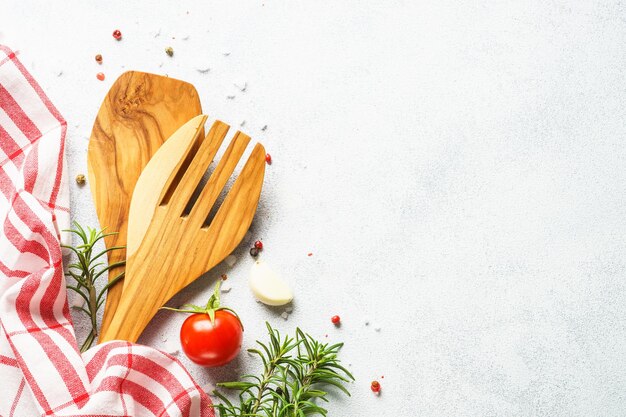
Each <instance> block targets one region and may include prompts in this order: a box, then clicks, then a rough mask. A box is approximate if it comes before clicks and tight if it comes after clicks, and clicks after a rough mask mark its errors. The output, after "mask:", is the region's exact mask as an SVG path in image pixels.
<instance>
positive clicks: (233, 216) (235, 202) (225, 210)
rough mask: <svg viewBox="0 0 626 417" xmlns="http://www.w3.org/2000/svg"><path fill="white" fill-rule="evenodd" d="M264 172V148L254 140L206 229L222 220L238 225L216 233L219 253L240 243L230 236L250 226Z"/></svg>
mask: <svg viewBox="0 0 626 417" xmlns="http://www.w3.org/2000/svg"><path fill="white" fill-rule="evenodd" d="M264 175H265V148H263V145H261V144H260V143H257V144H256V146H255V147H254V149H253V150H252V153H251V154H250V157H249V158H248V161H247V162H246V165H245V166H244V167H243V169H242V170H241V173H239V175H238V176H237V180H235V184H233V187H232V188H231V189H230V191H229V192H228V195H227V196H226V198H225V199H224V202H223V203H222V205H221V207H220V209H219V210H218V211H217V214H216V215H215V218H214V219H213V221H212V222H211V225H210V226H209V230H211V228H212V227H213V225H214V224H215V225H217V226H216V227H221V226H222V225H224V224H231V225H235V224H236V225H237V229H236V231H235V230H231V233H228V234H226V233H224V234H219V240H220V241H219V242H216V243H215V244H216V245H217V246H218V247H220V248H221V249H222V251H221V252H222V253H230V252H232V251H233V250H234V249H235V247H236V246H237V245H238V244H239V241H240V239H238V240H232V239H231V238H232V237H233V236H243V234H244V233H245V232H246V231H247V230H248V228H249V227H250V224H251V223H252V218H253V217H254V213H255V212H256V207H257V204H258V203H259V198H260V197H261V186H260V184H262V183H263V176H264ZM223 239H229V240H223ZM218 252H219V251H218ZM218 262H219V260H218Z"/></svg>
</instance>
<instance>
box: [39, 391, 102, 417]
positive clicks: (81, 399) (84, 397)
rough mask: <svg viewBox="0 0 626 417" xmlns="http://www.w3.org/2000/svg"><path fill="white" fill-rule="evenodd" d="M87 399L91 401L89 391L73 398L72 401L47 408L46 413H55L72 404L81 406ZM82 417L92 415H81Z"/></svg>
mask: <svg viewBox="0 0 626 417" xmlns="http://www.w3.org/2000/svg"><path fill="white" fill-rule="evenodd" d="M87 401H89V393H85V394H83V395H81V396H79V397H77V398H72V399H71V400H70V401H68V402H66V403H65V404H61V405H59V406H57V407H55V408H54V409H52V410H46V411H45V414H46V415H51V414H55V413H57V412H59V411H61V410H63V409H64V408H67V407H70V406H72V407H74V406H76V405H78V406H79V407H80V405H82V404H84V403H86V402H87ZM81 417H91V416H81Z"/></svg>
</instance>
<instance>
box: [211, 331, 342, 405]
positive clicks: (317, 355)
mask: <svg viewBox="0 0 626 417" xmlns="http://www.w3.org/2000/svg"><path fill="white" fill-rule="evenodd" d="M266 325H267V330H268V333H269V337H270V343H268V344H264V343H261V342H258V341H257V343H258V345H259V348H258V349H249V350H248V351H249V352H251V353H253V354H255V355H257V356H259V357H260V358H261V361H262V362H263V373H262V374H261V376H256V375H244V376H242V377H241V381H237V382H226V383H221V384H218V386H219V387H223V388H227V389H232V390H235V391H239V404H238V405H235V404H233V403H232V402H231V401H230V400H229V399H228V398H227V397H226V396H224V395H223V394H222V393H220V392H219V391H215V392H214V394H215V395H216V396H217V397H218V398H219V399H220V400H221V403H220V404H216V405H214V407H215V408H216V409H217V410H218V412H219V415H220V417H243V416H246V417H288V416H310V415H322V416H326V415H327V412H328V411H327V410H326V409H325V408H323V407H321V406H319V405H317V404H316V402H315V399H317V398H319V399H320V400H322V401H326V402H328V399H327V398H326V394H327V393H326V391H324V389H325V388H326V387H327V386H329V385H331V386H335V387H337V388H339V389H340V390H341V391H343V392H345V393H346V394H347V395H350V393H349V392H348V390H347V389H346V388H345V386H344V384H346V383H348V382H350V381H354V377H353V376H352V375H351V374H350V372H348V370H347V369H345V368H344V367H343V366H341V364H340V360H339V359H338V358H337V353H338V351H339V349H340V348H341V346H343V344H342V343H338V344H334V345H330V346H329V345H328V344H323V343H320V342H318V341H316V340H315V339H313V338H312V337H311V336H309V335H307V334H305V333H304V332H303V331H302V330H300V329H297V330H296V336H295V338H290V337H287V336H285V337H284V338H282V339H281V336H280V333H279V332H278V331H277V330H275V329H273V328H272V327H271V326H270V325H269V323H266Z"/></svg>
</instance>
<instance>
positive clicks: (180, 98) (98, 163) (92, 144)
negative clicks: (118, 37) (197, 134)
mask: <svg viewBox="0 0 626 417" xmlns="http://www.w3.org/2000/svg"><path fill="white" fill-rule="evenodd" d="M200 113H202V110H201V106H200V99H199V97H198V93H197V91H196V89H195V88H194V87H193V86H192V85H191V84H189V83H186V82H183V81H179V80H175V79H173V78H168V77H163V76H159V75H154V74H147V73H142V72H136V71H130V72H126V73H124V74H122V75H121V76H120V77H119V78H118V79H117V80H116V81H115V83H114V84H113V85H112V86H111V89H110V90H109V92H108V94H107V95H106V97H105V98H104V101H103V102H102V105H101V106H100V110H99V111H98V115H97V117H96V120H95V123H94V126H93V130H92V132H91V137H90V139H89V149H88V154H87V158H88V161H87V162H88V177H89V183H90V188H91V194H92V197H93V200H94V202H95V206H96V212H97V214H98V219H99V220H100V226H101V227H103V228H106V229H107V231H109V232H118V234H117V235H114V236H109V237H108V238H106V239H105V244H106V246H107V247H112V246H124V245H126V236H127V225H128V213H129V207H130V201H131V196H132V193H133V190H134V188H135V183H136V182H137V179H138V178H139V176H140V174H141V171H142V170H143V168H144V167H145V166H146V164H147V163H148V161H149V160H150V159H151V158H152V156H153V155H154V154H155V153H156V151H157V150H158V149H159V147H160V146H161V145H162V144H163V142H164V141H165V140H166V139H167V138H168V137H170V136H171V135H172V134H173V133H174V132H175V131H176V130H177V129H178V128H179V127H180V126H182V125H183V124H185V123H186V122H187V121H188V120H189V119H191V118H192V117H194V116H197V115H199V114H200ZM124 259H126V252H125V251H124V250H117V251H112V252H110V253H109V259H108V261H109V264H113V263H116V262H119V261H123V260H124ZM123 271H124V268H123V267H118V268H115V269H112V270H111V272H110V274H109V277H110V279H112V278H114V277H116V276H117V275H118V274H119V273H121V272H123ZM121 293H122V285H121V283H118V284H117V285H115V286H113V287H111V289H110V290H109V292H108V294H107V298H106V305H105V310H104V317H103V319H102V326H101V331H104V330H106V328H107V327H108V325H109V323H110V321H111V319H112V318H113V313H114V312H115V309H116V308H117V305H118V303H119V298H120V296H121Z"/></svg>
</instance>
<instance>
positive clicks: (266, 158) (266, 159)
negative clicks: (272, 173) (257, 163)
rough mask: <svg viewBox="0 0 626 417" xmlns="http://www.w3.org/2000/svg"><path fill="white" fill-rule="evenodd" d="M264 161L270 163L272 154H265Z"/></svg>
mask: <svg viewBox="0 0 626 417" xmlns="http://www.w3.org/2000/svg"><path fill="white" fill-rule="evenodd" d="M265 162H267V164H268V165H272V155H270V154H269V153H268V154H265Z"/></svg>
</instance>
